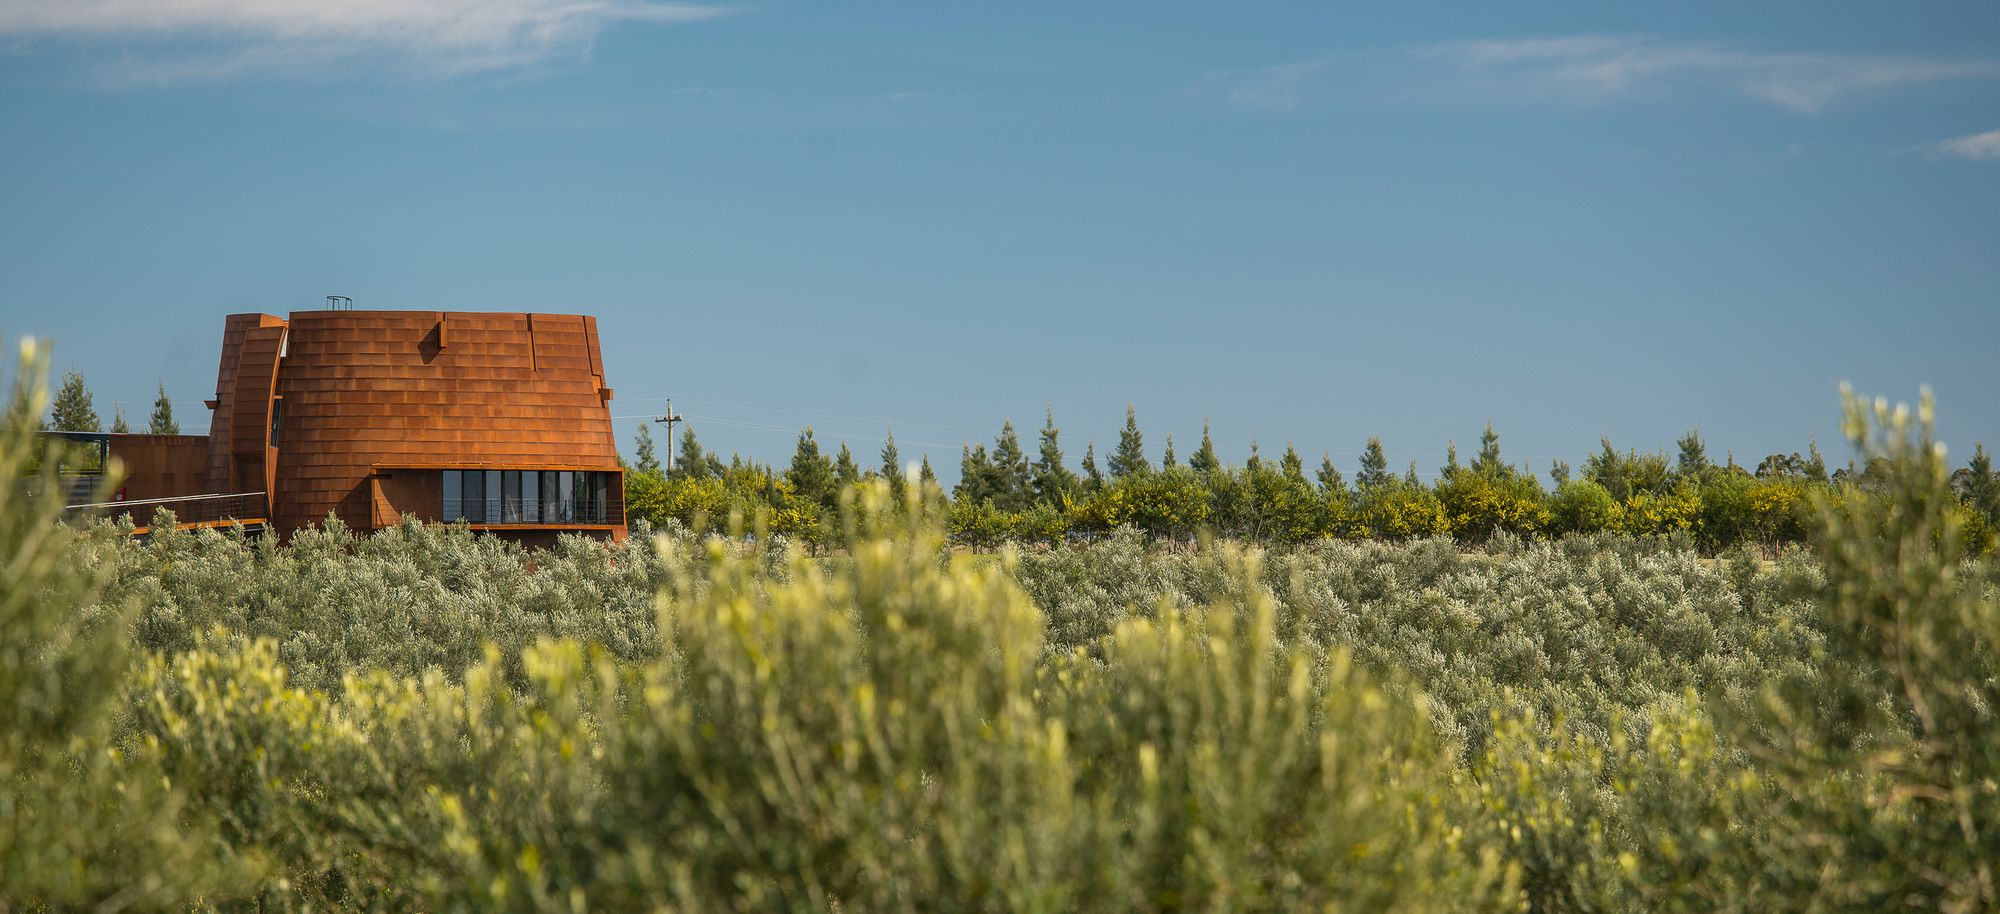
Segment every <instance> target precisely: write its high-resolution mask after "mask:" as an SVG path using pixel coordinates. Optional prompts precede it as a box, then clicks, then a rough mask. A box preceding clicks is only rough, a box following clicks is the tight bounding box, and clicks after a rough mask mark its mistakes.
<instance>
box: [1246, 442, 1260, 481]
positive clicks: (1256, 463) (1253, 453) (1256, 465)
mask: <svg viewBox="0 0 2000 914" xmlns="http://www.w3.org/2000/svg"><path fill="white" fill-rule="evenodd" d="M1243 465H1244V466H1245V467H1247V468H1249V470H1250V471H1251V472H1253V473H1254V472H1256V471H1258V470H1261V469H1263V468H1264V458H1263V457H1262V456H1261V455H1259V454H1258V453H1257V439H1255V438H1252V439H1250V459H1249V460H1247V461H1245V462H1244V464H1243Z"/></svg>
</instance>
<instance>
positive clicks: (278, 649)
mask: <svg viewBox="0 0 2000 914" xmlns="http://www.w3.org/2000/svg"><path fill="white" fill-rule="evenodd" d="M35 367H37V366H34V365H31V366H30V368H31V369H33V368H35ZM30 377H31V379H32V378H33V377H34V376H33V375H32V372H31V375H30ZM18 390H20V391H22V392H21V393H18V394H16V395H15V397H16V399H22V398H25V399H23V400H22V402H24V403H26V404H28V406H23V407H22V408H20V409H17V410H15V412H18V413H20V414H21V415H24V416H25V415H32V414H33V409H31V408H30V407H32V406H33V405H34V403H35V399H34V398H35V397H36V396H44V397H45V396H46V393H45V390H44V391H42V392H41V393H37V391H38V390H40V389H39V388H37V387H36V386H35V385H34V384H32V383H28V384H24V385H22V386H20V387H19V388H18ZM1926 410H1927V407H1926ZM10 415H11V414H10ZM1850 424H1851V426H1852V429H1851V430H1852V431H1853V433H1854V435H1855V437H1856V438H1857V440H1858V441H1860V442H1861V443H1862V444H1863V446H1864V447H1865V448H1867V451H1868V453H1869V454H1870V455H1872V456H1874V457H1877V458H1879V461H1880V462H1879V466H1878V467H1877V470H1876V471H1875V475H1874V480H1875V482H1874V485H1875V486H1876V488H1875V489H1873V490H1871V491H1867V492H1863V491H1860V490H1859V489H1854V488H1849V489H1843V490H1841V494H1840V497H1837V498H1824V499H1821V500H1820V501H1818V502H1817V503H1816V506H1815V509H1814V510H1815V511H1816V512H1817V516H1818V518H1819V521H1818V529H1819V530H1820V531H1821V532H1820V540H1819V542H1818V544H1817V545H1816V547H1815V548H1814V550H1812V551H1810V552H1808V551H1803V550H1794V551H1790V552H1786V553H1784V554H1782V555H1780V556H1779V557H1778V558H1777V559H1776V560H1775V561H1773V560H1770V559H1768V558H1765V557H1763V556H1762V555H1759V554H1753V553H1748V552H1745V553H1726V554H1724V555H1723V556H1721V557H1719V558H1718V557H1711V556H1706V555H1704V554H1703V553H1702V552H1700V551H1698V549H1697V544H1696V543H1694V542H1692V541H1690V540H1689V538H1688V537H1686V536H1678V535H1668V536H1662V537H1652V538H1642V537H1631V536H1626V535H1611V534H1596V535H1581V536H1572V537H1566V538H1561V539H1553V540H1550V539H1528V540H1524V539H1517V538H1515V537H1513V536H1511V535H1509V534H1507V533H1506V532H1505V531H1501V532H1498V533H1496V534H1495V535H1494V536H1492V537H1491V538H1490V539H1488V540H1487V541H1486V542H1485V543H1483V544H1481V545H1480V546H1479V547H1478V548H1476V549H1468V548H1467V547H1466V546H1465V545H1464V544H1462V543H1457V542H1454V541H1452V540H1447V539H1442V538H1437V539H1417V540H1414V541H1410V542H1403V543H1386V542H1373V541H1363V542H1355V541H1338V540H1336V541H1323V542H1313V543H1305V544H1300V545H1293V546H1273V547H1270V548H1258V547H1247V546H1242V545H1238V544H1234V543H1230V542H1217V543H1204V544H1201V545H1200V546H1199V547H1198V548H1192V549H1190V548H1186V547H1185V546H1181V545H1173V546H1165V547H1163V545H1162V544H1161V543H1159V542H1158V541H1156V540H1153V541H1149V540H1148V539H1147V538H1145V537H1143V536H1140V535H1138V534H1134V533H1130V532H1125V533H1119V532H1112V533H1110V534H1108V535H1107V536H1105V537H1103V538H1101V539H1099V540H1098V541H1096V542H1095V543H1092V544H1089V545H1084V546H1054V547H1049V548H1043V549H1037V550H1032V551H1027V552H1022V551H1019V550H1014V549H1003V550H1002V551H1000V552H999V553H997V554H993V555H984V554H981V555H968V554H965V553H963V552H954V551H952V550H951V549H949V548H948V546H947V542H946V536H947V533H946V527H945V518H944V517H943V516H942V510H943V509H942V507H941V506H939V505H936V504H932V503H930V502H928V501H927V500H920V499H911V500H908V501H907V503H903V504H898V503H897V502H896V500H895V499H893V498H892V497H891V495H890V494H889V492H888V490H887V488H886V487H880V486H875V487H866V486H864V487H863V488H862V489H860V490H858V491H856V492H852V493H850V494H849V495H848V496H846V497H847V498H848V499H850V501H848V502H847V503H846V504H844V505H843V507H842V510H840V511H839V512H838V513H837V515H836V516H837V517H838V518H840V519H841V521H842V523H843V524H844V525H845V528H844V529H842V530H840V531H835V532H832V533H830V534H829V535H828V538H827V542H826V543H824V544H822V545H823V546H827V547H831V548H830V554H821V555H814V554H808V553H807V552H806V551H804V550H793V549H790V548H787V547H786V546H785V545H784V544H783V543H782V542H779V541H775V540H772V541H767V542H765V543H763V544H762V545H759V544H757V543H755V542H749V541H745V540H744V539H742V538H729V537H721V536H708V537H700V536H695V535H692V534H690V533H688V532H687V531H686V530H682V529H669V530H664V531H652V530H645V529H640V530H638V531H635V535H634V536H633V537H632V539H631V540H629V541H627V542H624V543H618V544H602V543H596V542H592V541H587V540H582V539H575V540H564V541H562V542H561V543H560V544H559V545H558V546H556V547H555V548H554V549H550V550H537V551H528V550H522V549H520V548H518V547H515V546H511V545H508V544H506V543H503V542H500V541H498V540H495V539H492V538H490V537H482V536H475V535H473V534H471V533H470V532H468V531H466V530H464V529H454V528H449V527H423V526H417V525H408V526H403V527H398V528H395V529H392V530H386V531H382V532H380V533H376V534H373V535H359V534H356V533H354V532H352V531H349V530H346V529H343V528H341V527H340V526H339V525H338V524H328V525H325V526H324V527H322V528H320V529H317V530H313V531H308V532H304V533H301V534H300V535H298V536H296V537H294V538H293V539H292V541H290V542H289V543H287V544H285V545H282V546H281V545H278V544H277V543H275V542H273V541H271V540H268V539H257V538H245V537H243V536H242V535H240V534H238V533H232V532H227V531H224V532H216V531H206V532H199V533H196V532H174V533H162V534H158V535H155V536H154V537H152V538H151V539H150V540H149V541H147V542H144V543H140V542H134V541H132V540H131V539H130V538H128V537H127V536H125V535H124V532H125V531H123V530H120V529H118V528H115V527H113V526H111V525H109V524H99V525H97V526H95V527H92V528H88V529H82V530H77V529H72V528H69V527H65V526H63V525H61V524H58V523H55V522H54V517H55V513H56V506H55V505H54V504H53V503H52V502H50V501H48V500H47V499H45V498H44V499H37V497H35V496H34V495H33V494H32V493H34V492H36V491H49V490H50V486H49V485H48V484H47V481H46V480H43V481H41V482H40V483H38V482H37V481H36V479H35V478H30V477H24V476H23V473H24V472H25V471H26V468H28V467H30V466H31V465H32V466H52V465H54V464H55V463H57V462H58V461H52V460H47V459H40V460H34V459H32V455H27V454H26V453H25V449H26V448H27V447H29V445H30V443H31V439H30V438H29V437H28V436H27V434H26V432H25V431H23V429H25V428H26V427H27V425H26V424H24V423H19V422H10V423H9V429H10V430H12V431H9V433H8V437H7V438H6V439H5V443H6V451H5V460H6V461H7V462H6V463H5V464H4V466H5V467H6V469H7V470H8V475H9V476H10V477H11V478H14V479H18V480H21V482H20V484H17V485H15V486H14V487H13V488H11V489H9V490H8V491H7V493H5V494H4V495H0V497H4V498H6V499H9V500H8V501H7V502H6V503H5V505H4V506H5V507H6V508H7V510H6V511H4V512H0V566H4V567H5V568H6V569H7V571H8V574H7V576H6V577H5V578H4V579H0V610H4V612H0V634H4V635H5V638H4V640H0V712H4V713H5V714H6V715H7V716H6V718H5V721H4V723H5V730H6V733H7V736H8V739H7V740H6V741H5V743H4V744H0V774H4V775H5V777H4V779H0V813H5V814H4V815H0V910H12V909H14V908H17V907H19V908H24V909H51V910H59V909H69V908H76V907H95V908H102V909H107V910H110V909H124V908H135V909H164V908H179V909H187V908H197V909H204V910H244V911H248V910H259V911H270V910H356V911H359V910H394V911H402V910H501V909H508V910H524V911H525V910H535V911H543V910H571V911H584V910H593V909H596V910H619V911H622V910H635V909H646V910H687V911H709V910H740V911H792V910H819V911H829V910H841V911H885V910H886V911H894V910H903V911H921V910H939V911H965V910H992V911H1133V910H1138V911H1185V910H1196V909H1199V910H1299V911H1304V910H1320V911H1324V910H1349V911H1440V912H1441V911H1480V910H1491V911H1523V910H1526V911H1579V912H1581V911H1632V912H1640V911H1716V910H1722V911H1730V910H1740V911H1749V910H1757V911H1769V910H1784V911H1791V910H1798V911H1862V910H1867V911H1876V910H1888V909H1917V910H1940V911H1983V910H1995V909H1996V908H2000V900H1996V895H1995V887H1994V880H1995V878H1996V874H1995V873H1993V872H1992V863H1991V861H1993V860H1994V859H1996V858H2000V843H1996V840H2000V839H1997V838H1996V830H2000V796H1997V795H1996V794H1997V792H2000V788H1996V786H1995V785H1996V783H2000V761H1996V759H2000V729H1996V728H1995V727H1994V726H1993V723H1994V721H1993V720H1992V717H1993V713H1994V712H1993V708H1994V707H1995V702H1996V700H2000V695H1995V694H1994V689H1995V686H1994V683H1995V682H1996V681H2000V671H1996V668H1995V660H1994V638H1995V636H1996V634H2000V622H1996V620H2000V610H1996V600H2000V598H1996V592H2000V583H1996V573H1995V570H1994V566H1993V565H1992V563H1991V560H1990V559H1983V558H1974V557H1970V556H1968V555H1967V554H1966V553H1965V546H1964V545H1963V544H1964V542H1965V538H1964V537H1962V536H1960V535H1959V534H1960V532H1961V531H1960V528H1959V525H1960V524H1962V523H1963V522H1964V515H1963V512H1961V511H1958V510H1956V501H1955V500H1954V498H1955V497H1954V495H1953V493H1952V491H1951V489H1950V485H1949V474H1948V473H1947V472H1946V467H1947V466H1948V465H1947V464H1946V463H1945V462H1944V456H1943V455H1942V454H1941V453H1939V452H1938V451H1937V449H1935V448H1934V447H1933V446H1932V445H1931V442H1930V441H1929V439H1928V431H1927V429H1928V422H1927V412H1926V411H1920V412H1919V414H1918V415H1917V416H1916V417H1915V418H1911V417H1909V416H1906V415H1900V414H1897V413H1895V412H1893V411H1890V410H1886V409H1884V410H1872V409H1870V408H1868V407H1866V405H1864V404H1856V405H1855V406H1853V407H1852V412H1851V415H1850ZM656 533H657V535H655V534H656ZM814 551H820V550H814Z"/></svg>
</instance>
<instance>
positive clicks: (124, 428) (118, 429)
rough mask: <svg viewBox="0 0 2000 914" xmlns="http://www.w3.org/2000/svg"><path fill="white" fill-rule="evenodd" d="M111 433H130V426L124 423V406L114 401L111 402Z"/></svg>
mask: <svg viewBox="0 0 2000 914" xmlns="http://www.w3.org/2000/svg"><path fill="white" fill-rule="evenodd" d="M111 433H112V434H114V435H129V434H131V433H132V427H131V426H129V425H126V424H125V407H122V406H119V405H118V404H116V403H113V404H111Z"/></svg>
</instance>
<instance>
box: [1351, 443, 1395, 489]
mask: <svg viewBox="0 0 2000 914" xmlns="http://www.w3.org/2000/svg"><path fill="white" fill-rule="evenodd" d="M1388 481H1389V457H1388V455H1386V454H1384V453H1382V439H1380V438H1377V437H1375V436H1374V435H1369V436H1368V447H1367V448H1366V449H1365V450H1363V451H1362V452H1361V469H1360V470H1359V471H1358V472H1356V473H1355V474H1354V485H1355V486H1356V487H1358V488H1362V489H1372V488H1375V487H1376V486H1379V485H1382V484H1383V483H1386V482H1388Z"/></svg>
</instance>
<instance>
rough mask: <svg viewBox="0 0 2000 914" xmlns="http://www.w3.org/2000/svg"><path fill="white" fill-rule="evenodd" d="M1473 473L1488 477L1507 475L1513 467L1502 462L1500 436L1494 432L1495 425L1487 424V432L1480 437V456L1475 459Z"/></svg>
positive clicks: (1489, 422)
mask: <svg viewBox="0 0 2000 914" xmlns="http://www.w3.org/2000/svg"><path fill="white" fill-rule="evenodd" d="M1472 469H1473V472H1476V473H1483V474H1485V475H1488V476H1500V475H1506V474H1507V473H1508V471H1509V470H1510V469H1512V468H1511V467H1509V466H1507V465H1506V464H1505V463H1502V462H1501V461H1500V435H1499V434H1498V433H1496V432H1494V431H1493V423H1492V422H1491V421H1488V422H1487V423H1486V432H1485V433H1484V434H1482V435H1480V436H1479V456H1478V457H1475V458H1473V461H1472Z"/></svg>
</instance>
